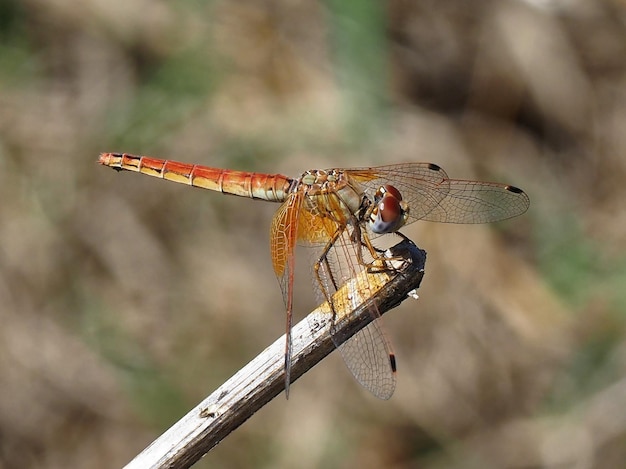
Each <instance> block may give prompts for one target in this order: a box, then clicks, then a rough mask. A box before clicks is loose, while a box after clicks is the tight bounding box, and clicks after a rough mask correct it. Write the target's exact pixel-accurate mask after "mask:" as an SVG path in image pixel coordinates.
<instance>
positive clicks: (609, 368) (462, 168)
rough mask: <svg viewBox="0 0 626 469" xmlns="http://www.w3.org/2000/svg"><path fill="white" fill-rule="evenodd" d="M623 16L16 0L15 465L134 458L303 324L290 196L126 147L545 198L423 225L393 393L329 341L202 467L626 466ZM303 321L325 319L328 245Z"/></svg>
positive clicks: (10, 448)
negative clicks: (482, 184)
mask: <svg viewBox="0 0 626 469" xmlns="http://www.w3.org/2000/svg"><path fill="white" fill-rule="evenodd" d="M625 22H626V4H625V3H624V2H622V1H619V0H597V1H595V2H584V1H565V0H532V1H531V0H528V1H521V0H519V1H512V0H511V1H502V0H497V1H489V0H477V1H473V2H467V1H463V0H457V1H446V2H442V1H439V2H438V1H428V0H411V1H409V0H405V1H399V0H396V1H388V2H376V1H373V0H367V1H366V0H363V1H358V2H344V1H341V0H327V1H326V2H310V1H294V0H291V1H288V0H275V1H266V2H259V1H253V0H246V1H238V2H229V1H219V0H216V1H213V2H202V1H191V0H179V1H176V2H167V1H162V0H161V1H159V0H152V1H148V0H129V1H127V0H124V1H122V0H110V1H98V0H84V1H81V2H76V1H73V0H53V1H51V0H23V1H18V0H1V1H0V197H1V202H0V432H1V433H0V467H2V468H4V467H6V468H13V467H22V468H31V467H32V468H35V467H36V468H65V467H81V468H82V467H84V468H105V467H120V466H122V465H123V464H125V463H126V462H128V461H129V460H130V459H132V457H134V456H135V455H136V454H137V453H138V452H139V451H141V450H142V449H143V448H144V447H145V446H146V445H147V444H148V443H149V442H150V441H152V440H153V439H154V438H155V437H157V436H158V435H159V434H160V433H161V432H162V431H163V430H165V429H166V428H167V427H168V426H169V425H171V424H172V423H173V422H174V421H176V420H177V419H178V418H179V417H181V416H182V415H184V414H185V413H186V412H187V411H188V410H189V409H190V408H192V407H193V406H194V405H195V404H196V403H197V402H198V401H199V400H201V399H202V398H203V397H204V396H205V395H207V394H209V393H210V392H211V391H212V390H214V389H215V388H216V387H217V386H219V385H220V384H221V383H222V382H223V381H224V380H225V379H227V378H228V377H229V376H231V375H232V374H233V373H234V372H235V371H237V370H238V369H239V368H240V367H241V366H243V365H244V364H245V363H247V362H248V361H249V360H250V359H251V358H252V357H254V356H255V355H256V354H257V353H259V352H260V351H261V350H262V349H263V348H265V346H266V345H268V344H269V343H270V342H272V341H273V340H274V339H276V338H277V337H278V336H279V335H280V334H282V333H283V324H284V319H283V314H284V312H283V305H282V300H281V296H280V291H279V287H278V285H277V282H276V279H275V278H274V275H273V273H272V268H271V262H270V259H269V247H268V245H269V241H268V235H269V233H268V232H269V225H270V220H271V217H272V214H273V213H274V211H275V210H276V209H277V206H274V205H272V204H269V203H262V202H256V201H250V200H245V199H238V198H234V197H223V196H221V195H219V194H214V193H209V192H204V191H200V190H191V189H189V188H186V187H184V186H182V185H176V184H169V183H165V182H162V181H158V180H156V179H152V178H148V177H145V176H141V175H136V174H131V173H119V174H117V173H115V172H114V171H111V170H109V169H107V168H103V167H99V166H98V165H97V164H96V159H97V156H98V153H99V152H101V151H120V152H121V151H124V152H130V153H137V154H149V155H153V156H158V157H167V158H172V159H178V160H182V161H188V162H194V163H200V164H205V165H212V166H218V167H227V168H234V169H244V170H258V171H267V172H280V173H284V174H289V175H294V176H295V175H297V174H299V173H300V172H301V171H303V170H305V169H310V168H327V167H350V166H368V165H377V164H385V163H392V162H403V161H432V162H435V163H437V164H440V165H442V166H443V167H444V168H445V169H446V170H447V172H448V173H449V174H450V175H451V176H452V177H458V178H468V179H480V180H495V181H500V182H506V183H510V184H514V185H517V186H520V187H522V188H523V189H525V190H526V191H527V192H528V193H529V195H530V197H531V208H530V211H529V212H528V213H527V214H525V215H524V216H522V217H519V218H516V219H513V220H510V221H507V222H503V223H499V224H497V225H493V226H479V225H477V226H460V225H436V224H429V223H426V222H423V223H416V224H414V225H412V226H411V227H409V228H407V229H406V230H404V232H405V233H406V234H407V235H408V236H410V237H411V238H412V239H414V240H415V241H416V243H417V244H418V245H419V246H420V247H422V248H424V249H425V250H426V251H427V252H428V261H427V264H426V276H425V278H424V281H423V283H422V286H421V289H420V291H419V294H420V299H419V300H418V301H415V300H410V301H409V300H407V301H405V302H404V304H402V305H401V306H400V307H399V308H397V309H396V310H394V311H392V312H391V313H390V314H388V315H386V317H385V320H386V321H385V322H386V325H387V328H388V332H389V335H390V337H391V338H392V340H393V343H394V345H395V348H396V355H397V357H398V367H399V375H398V388H397V391H396V394H395V395H394V396H393V398H392V399H391V400H390V401H387V402H383V401H378V400H377V399H375V398H374V397H372V396H370V395H369V394H368V393H367V392H366V391H365V390H364V389H362V388H361V387H360V386H359V385H358V384H357V383H356V382H355V381H354V380H353V378H352V377H351V375H350V374H349V372H348V371H347V370H346V369H345V367H344V365H343V363H342V362H341V359H340V357H339V356H338V354H336V353H335V354H332V355H331V356H330V357H329V358H328V359H327V360H325V361H324V362H322V363H321V364H320V365H319V366H318V367H316V368H314V369H313V370H312V371H311V372H309V373H308V374H307V375H305V376H304V377H303V378H301V379H300V380H299V381H298V382H296V383H295V384H294V385H293V386H292V392H291V396H290V399H289V401H286V400H285V399H284V397H282V396H281V397H279V398H278V399H276V400H274V401H273V402H272V403H270V404H269V405H268V406H266V407H265V408H264V409H262V410H261V411H260V412H258V413H257V414H256V415H255V416H254V417H253V418H252V419H250V420H249V421H248V422H246V423H245V424H244V425H243V426H242V427H241V428H239V429H238V430H237V431H236V432H234V433H233V434H232V435H231V436H230V437H229V438H227V439H226V440H225V441H223V442H222V443H221V444H220V445H219V446H217V447H216V448H215V449H214V450H213V451H212V452H211V453H209V454H208V455H207V456H206V457H205V458H204V459H203V460H202V461H201V462H199V463H198V464H197V467H229V468H238V467H242V468H243V467H257V468H263V467H267V468H270V467H271V468H290V467H300V468H318V467H337V468H353V467H360V468H380V467H390V468H391V467H392V468H414V467H415V468H544V467H545V468H565V467H568V468H570V467H576V468H615V467H622V466H623V463H624V461H626V411H625V409H626V334H625V332H626V331H625V325H626V324H625V323H626V317H625V314H626V287H625V285H626V256H625V255H624V247H625V243H626V211H625V210H624V208H623V206H624V200H625V195H626V194H625V192H626V191H625V184H624V180H625V179H624V178H625V173H626V155H625V152H624V150H623V148H624V145H625V144H626V131H625V130H626V25H625ZM299 258H300V264H299V265H300V269H299V270H298V274H299V276H298V278H297V298H298V303H299V310H298V313H299V317H302V316H303V315H304V313H306V312H307V311H309V310H310V309H311V308H312V307H313V306H314V303H313V301H312V300H311V294H310V290H311V286H310V280H309V278H308V272H307V267H306V256H300V257H299Z"/></svg>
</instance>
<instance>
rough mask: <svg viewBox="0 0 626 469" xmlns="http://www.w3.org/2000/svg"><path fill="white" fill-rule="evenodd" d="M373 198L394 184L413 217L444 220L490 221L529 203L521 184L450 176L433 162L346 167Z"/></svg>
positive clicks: (519, 210)
mask: <svg viewBox="0 0 626 469" xmlns="http://www.w3.org/2000/svg"><path fill="white" fill-rule="evenodd" d="M344 171H345V172H346V173H347V174H348V175H349V177H350V178H351V179H353V180H354V181H356V182H357V183H358V184H360V185H361V187H362V188H363V190H364V191H365V193H366V194H367V195H368V196H369V197H370V198H371V199H372V200H373V196H374V194H375V193H376V191H377V190H378V188H379V187H380V186H382V185H384V184H391V185H393V186H394V187H396V189H398V191H400V194H402V198H403V200H404V201H405V202H406V203H407V204H408V206H409V210H410V211H409V220H408V223H412V222H414V221H417V220H427V221H436V222H443V223H488V222H493V221H498V220H505V219H507V218H511V217H516V216H518V215H521V214H522V213H524V212H525V211H526V210H527V209H528V207H529V205H530V199H529V198H528V195H527V194H526V193H525V192H524V191H522V190H521V189H518V188H517V187H514V186H510V185H506V184H498V183H492V182H479V181H465V180H461V179H450V178H448V175H447V174H446V172H445V171H444V170H443V169H442V168H440V167H439V166H437V165H436V164H433V163H405V164H395V165H387V166H378V167H374V168H356V169H347V170H344Z"/></svg>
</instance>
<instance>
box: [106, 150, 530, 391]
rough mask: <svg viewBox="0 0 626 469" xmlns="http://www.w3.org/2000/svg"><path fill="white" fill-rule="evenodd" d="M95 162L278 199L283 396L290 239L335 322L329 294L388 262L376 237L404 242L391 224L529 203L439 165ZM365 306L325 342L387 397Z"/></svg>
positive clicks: (378, 331) (384, 363) (385, 358)
mask: <svg viewBox="0 0 626 469" xmlns="http://www.w3.org/2000/svg"><path fill="white" fill-rule="evenodd" d="M98 162H99V163H100V164H102V165H104V166H108V167H111V168H113V169H116V170H118V171H121V170H128V171H134V172H139V173H143V174H147V175H149V176H154V177H158V178H161V179H166V180H169V181H174V182H177V183H182V184H187V185H190V186H193V187H198V188H203V189H208V190H212V191H217V192H221V193H223V194H230V195H236V196H241V197H248V198H252V199H260V200H265V201H270V202H278V203H280V204H281V205H280V207H279V208H278V210H277V212H276V213H275V215H274V217H273V219H272V222H271V228H270V252H271V258H272V265H273V268H274V272H275V274H276V276H277V278H278V282H279V284H280V288H281V291H282V296H283V300H284V303H285V309H286V325H285V328H286V333H285V337H286V339H285V364H284V368H285V393H286V396H287V397H289V386H290V383H291V366H292V337H291V327H292V323H293V310H294V298H293V287H294V268H295V250H296V245H303V246H308V247H309V248H311V249H312V251H313V254H312V256H311V257H312V277H313V285H314V289H315V291H316V293H317V296H318V299H320V300H321V301H326V302H328V304H329V305H330V311H331V314H332V315H333V318H335V317H337V318H338V317H339V316H340V313H342V311H338V309H339V307H341V308H345V304H344V303H345V302H342V304H341V305H339V304H337V301H336V300H333V295H334V294H335V293H337V292H338V291H339V290H340V288H341V287H342V286H343V285H346V283H347V282H348V281H349V280H350V279H352V278H355V277H356V276H357V275H358V274H359V272H362V271H363V270H367V269H372V268H373V267H372V266H374V265H385V266H388V265H389V263H381V261H385V258H384V254H383V253H384V250H383V249H381V248H380V247H379V237H382V236H384V235H390V234H394V233H395V234H398V235H400V236H402V237H404V238H405V239H407V238H406V237H405V236H404V235H403V234H401V233H400V232H399V229H400V228H402V227H404V226H406V225H409V224H410V223H413V222H415V221H417V220H425V221H431V222H442V223H472V224H473V223H489V222H495V221H500V220H505V219H508V218H512V217H516V216H518V215H521V214H523V213H524V212H525V211H526V210H527V209H528V207H529V206H530V199H529V197H528V195H527V194H526V193H525V192H524V191H523V190H522V189H519V188H518V187H515V186H512V185H507V184H500V183H495V182H480V181H472V180H463V179H451V178H449V177H448V175H447V174H446V172H445V171H444V170H443V169H442V168H441V167H440V166H438V165H436V164H434V163H426V162H413V163H402V164H392V165H386V166H378V167H363V168H349V169H338V168H333V169H325V170H308V171H305V172H304V173H302V175H301V176H300V177H297V178H292V177H289V176H284V175H282V174H264V173H257V172H245V171H237V170H230V169H219V168H212V167H208V166H202V165H197V164H188V163H181V162H177V161H172V160H167V159H159V158H152V157H149V156H137V155H131V154H127V153H101V154H100V157H99V159H98ZM387 268H389V269H392V268H391V267H387ZM366 278H367V277H366ZM335 305H337V307H336V308H335ZM369 312H370V314H371V315H372V322H370V323H369V324H368V325H367V326H366V327H365V328H363V329H361V330H360V331H359V332H358V333H357V334H356V335H354V336H353V337H352V338H350V339H348V340H347V341H345V338H343V340H342V339H340V338H339V337H337V338H335V337H334V336H333V332H332V328H331V332H330V333H331V336H333V341H334V343H335V345H336V346H337V348H338V349H339V350H340V352H341V354H342V357H343V359H344V362H345V363H346V365H347V367H348V369H349V370H350V371H351V372H352V374H353V375H354V377H355V378H356V379H357V381H358V382H360V383H361V385H362V386H364V387H365V388H366V389H368V390H369V391H370V392H371V393H372V394H374V395H375V396H376V397H379V398H381V399H389V398H390V397H391V395H392V394H393V392H394V389H395V386H396V359H395V354H394V352H393V349H392V347H391V344H390V341H389V340H388V339H387V337H386V335H385V333H384V329H383V327H382V323H381V318H380V314H379V312H378V310H377V308H376V306H375V305H373V306H371V307H370V311H369Z"/></svg>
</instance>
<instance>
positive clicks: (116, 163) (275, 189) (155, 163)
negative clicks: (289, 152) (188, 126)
mask: <svg viewBox="0 0 626 469" xmlns="http://www.w3.org/2000/svg"><path fill="white" fill-rule="evenodd" d="M98 163H100V164H103V165H105V166H109V167H111V168H114V169H118V170H128V171H135V172H139V173H143V174H147V175H149V176H154V177H158V178H161V179H167V180H168V181H174V182H178V183H181V184H187V185H190V186H194V187H201V188H203V189H209V190H212V191H217V192H222V193H224V194H232V195H238V196H241V197H249V198H252V199H262V200H268V201H270V202H284V201H285V199H286V198H287V195H288V193H289V189H290V187H291V185H292V183H293V179H292V178H290V177H287V176H283V175H282V174H263V173H250V172H245V171H233V170H229V169H219V168H210V167H208V166H201V165H194V164H187V163H180V162H178V161H170V160H162V159H158V158H150V157H147V156H137V155H130V154H127V153H102V154H100V158H99V159H98Z"/></svg>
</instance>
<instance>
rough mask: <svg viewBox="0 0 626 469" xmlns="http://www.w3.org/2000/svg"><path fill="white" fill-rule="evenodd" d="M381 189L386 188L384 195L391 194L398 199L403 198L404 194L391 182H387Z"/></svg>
mask: <svg viewBox="0 0 626 469" xmlns="http://www.w3.org/2000/svg"><path fill="white" fill-rule="evenodd" d="M381 189H384V191H385V194H384V195H391V196H393V197H395V198H396V199H398V200H402V194H400V191H399V190H398V189H396V188H395V187H394V186H392V185H391V184H385V185H384V186H383V187H381Z"/></svg>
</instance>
